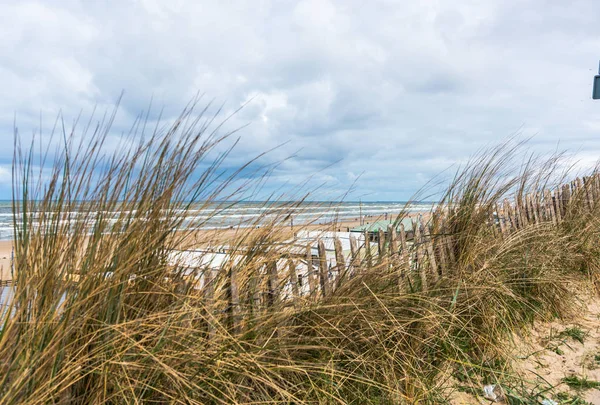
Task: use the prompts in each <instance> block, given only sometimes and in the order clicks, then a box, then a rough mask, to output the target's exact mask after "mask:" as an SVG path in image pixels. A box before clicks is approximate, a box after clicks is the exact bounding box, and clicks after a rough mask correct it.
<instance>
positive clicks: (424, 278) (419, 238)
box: [413, 221, 428, 291]
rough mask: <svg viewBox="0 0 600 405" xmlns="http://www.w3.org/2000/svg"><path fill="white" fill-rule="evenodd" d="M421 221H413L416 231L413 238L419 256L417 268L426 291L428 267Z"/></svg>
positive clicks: (422, 286)
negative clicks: (424, 252) (425, 261)
mask: <svg viewBox="0 0 600 405" xmlns="http://www.w3.org/2000/svg"><path fill="white" fill-rule="evenodd" d="M419 222H420V221H419ZM419 222H413V229H414V232H415V236H414V238H413V249H414V250H415V255H416V257H417V266H418V267H417V268H418V271H419V276H420V278H421V289H422V290H423V291H425V290H427V289H428V284H427V269H426V268H425V263H423V261H424V260H423V245H422V244H423V238H422V236H421V229H420V228H421V227H420V226H419V225H420V224H419Z"/></svg>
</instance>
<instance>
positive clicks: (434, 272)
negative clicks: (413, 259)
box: [423, 224, 439, 283]
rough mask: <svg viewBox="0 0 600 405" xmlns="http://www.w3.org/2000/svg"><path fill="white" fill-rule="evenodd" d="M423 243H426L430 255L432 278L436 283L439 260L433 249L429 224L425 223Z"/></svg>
mask: <svg viewBox="0 0 600 405" xmlns="http://www.w3.org/2000/svg"><path fill="white" fill-rule="evenodd" d="M423 243H425V246H426V249H427V256H428V257H429V265H430V267H431V276H432V277H431V278H432V281H433V282H434V283H436V282H437V281H438V279H439V274H438V269H437V260H435V253H434V251H433V241H432V239H431V236H430V232H429V226H428V225H427V224H425V225H423Z"/></svg>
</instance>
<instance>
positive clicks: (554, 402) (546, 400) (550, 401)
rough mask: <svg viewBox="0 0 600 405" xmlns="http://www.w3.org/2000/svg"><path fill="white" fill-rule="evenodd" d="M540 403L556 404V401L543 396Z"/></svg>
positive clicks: (544, 404)
mask: <svg viewBox="0 0 600 405" xmlns="http://www.w3.org/2000/svg"><path fill="white" fill-rule="evenodd" d="M542 405H558V402H556V401H553V400H551V399H548V398H545V399H544V400H542Z"/></svg>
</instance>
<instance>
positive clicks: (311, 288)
mask: <svg viewBox="0 0 600 405" xmlns="http://www.w3.org/2000/svg"><path fill="white" fill-rule="evenodd" d="M306 276H307V277H308V295H309V296H313V295H316V291H317V281H316V277H315V273H314V270H313V260H312V248H311V246H310V244H308V245H307V246H306Z"/></svg>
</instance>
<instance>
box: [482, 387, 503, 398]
mask: <svg viewBox="0 0 600 405" xmlns="http://www.w3.org/2000/svg"><path fill="white" fill-rule="evenodd" d="M483 396H484V397H485V398H486V399H489V400H491V401H494V402H499V401H501V400H502V397H503V395H502V389H501V388H500V386H496V384H490V385H484V386H483Z"/></svg>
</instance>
